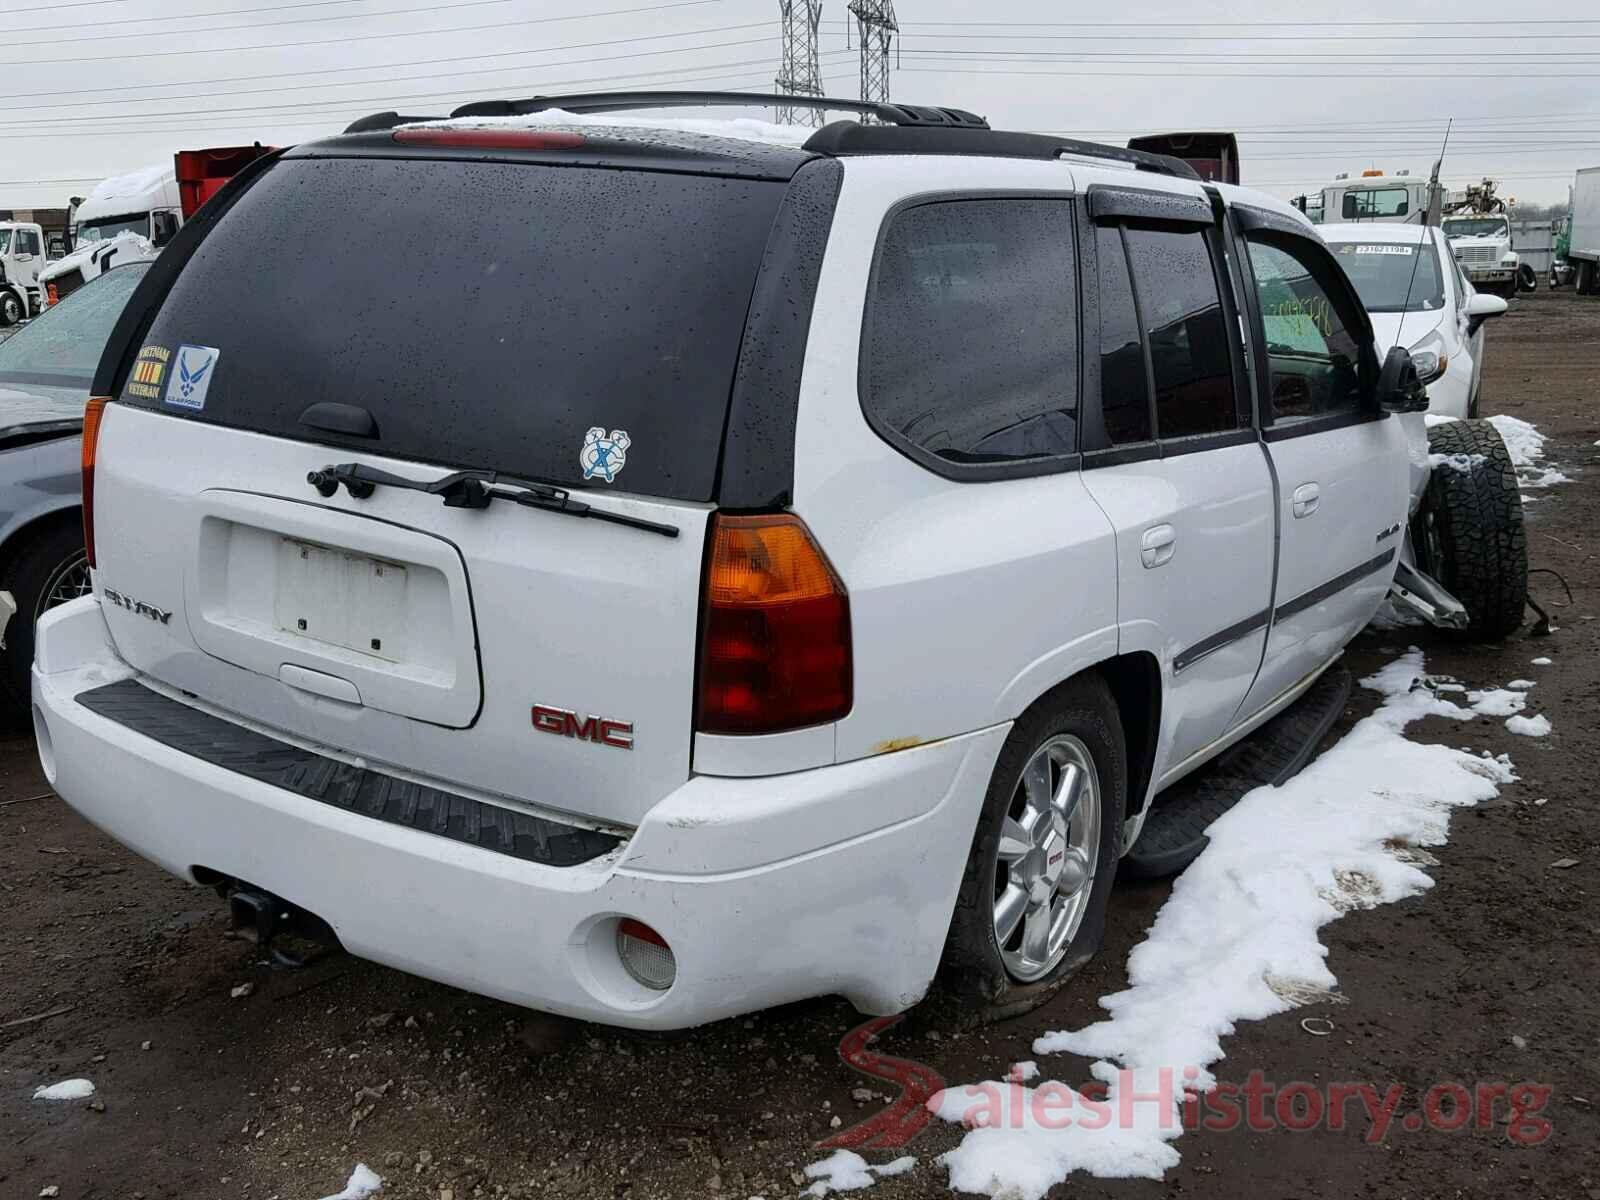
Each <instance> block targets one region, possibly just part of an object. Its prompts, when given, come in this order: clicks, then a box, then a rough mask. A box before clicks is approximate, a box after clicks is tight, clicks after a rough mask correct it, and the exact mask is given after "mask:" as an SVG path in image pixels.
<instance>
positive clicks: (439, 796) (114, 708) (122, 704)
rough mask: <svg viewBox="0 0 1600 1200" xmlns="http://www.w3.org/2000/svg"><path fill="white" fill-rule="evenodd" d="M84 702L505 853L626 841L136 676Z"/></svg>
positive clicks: (243, 770) (376, 812)
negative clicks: (474, 795)
mask: <svg viewBox="0 0 1600 1200" xmlns="http://www.w3.org/2000/svg"><path fill="white" fill-rule="evenodd" d="M78 703H79V704H81V705H83V707H85V708H87V709H88V710H89V711H90V712H93V713H96V714H98V715H99V716H102V717H104V718H105V719H106V720H108V721H114V722H116V723H117V724H118V725H121V726H123V727H124V728H127V729H131V730H133V731H134V732H135V733H138V734H140V735H141V736H144V737H147V738H150V739H151V740H152V741H156V742H160V743H161V744H162V745H164V746H168V747H170V748H171V749H173V750H176V751H178V752H179V753H180V754H187V755H189V756H190V757H192V758H196V759H199V760H201V761H202V762H207V763H210V764H211V765H212V766H216V767H221V768H222V769H223V770H227V771H232V772H234V773H236V774H239V775H243V776H245V777H246V778H248V779H254V780H255V781H257V782H258V783H264V784H267V785H269V786H271V787H276V788H282V789H283V790H284V791H287V792H293V793H295V794H296V795H298V796H304V797H305V798H306V799H308V800H315V801H317V802H318V803H321V804H327V805H330V806H332V807H334V808H338V809H342V810H343V811H345V812H350V813H355V814H356V815H358V816H363V817H370V818H371V819H373V820H375V821H382V822H384V823H385V824H387V825H398V826H401V827H402V828H405V829H414V830H417V831H418V832H421V833H431V834H433V835H435V836H437V837H442V838H448V839H449V840H450V841H453V842H461V843H463V844H465V845H468V846H476V847H477V848H478V849H480V850H488V851H491V852H492V853H495V854H504V855H506V856H507V857H509V858H518V859H522V860H523V861H525V862H535V863H540V864H543V865H545V866H552V867H571V866H577V865H578V864H579V863H585V862H589V861H590V860H591V859H595V858H598V857H599V856H600V855H602V854H605V853H606V852H608V851H610V850H612V849H614V848H615V847H617V846H618V845H620V844H621V841H622V839H621V838H620V837H618V836H617V835H615V834H611V833H603V832H601V831H599V830H595V829H581V828H579V827H577V826H574V825H565V824H562V823H561V822H558V821H552V820H550V819H549V818H547V817H535V816H531V815H529V814H527V813H520V812H515V811H513V810H512V809H509V808H500V807H498V806H496V805H493V804H484V803H482V802H481V801H478V800H473V799H470V798H469V797H466V796H460V795H457V794H456V793H454V792H448V791H445V790H444V789H442V788H436V787H430V786H428V785H426V784H421V783H414V782H412V781H410V780H406V779H400V778H398V777H396V776H393V775H385V774H384V773H382V772H381V771H374V770H372V769H370V768H367V767H358V766H355V765H354V764H352V763H347V762H340V761H339V760H338V759H334V758H328V757H326V756H325V755H321V754H317V753H316V752H315V751H312V750H306V749H302V748H301V747H299V746H293V745H290V744H289V743H287V742H280V741H278V740H277V739H275V738H271V737H268V736H267V735H266V734H264V733H257V732H256V731H255V730H253V729H245V728H242V727H241V726H238V725H234V724H232V723H230V722H228V721H225V720H223V719H222V718H220V717H214V716H212V715H211V714H210V713H206V712H201V711H200V710H199V709H197V708H191V707H189V706H188V705H187V704H183V703H180V702H179V701H177V700H174V699H172V698H171V697H169V696H164V695H162V694H161V693H160V692H157V691H155V690H153V689H151V688H148V687H145V686H144V685H143V684H142V683H140V682H139V681H138V680H136V679H124V680H120V681H119V682H117V683H108V684H106V685H104V686H103V687H97V688H92V689H91V690H89V691H86V692H82V693H80V694H79V696H78Z"/></svg>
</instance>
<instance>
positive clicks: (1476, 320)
mask: <svg viewBox="0 0 1600 1200" xmlns="http://www.w3.org/2000/svg"><path fill="white" fill-rule="evenodd" d="M1507 307H1508V305H1507V304H1506V302H1505V301H1504V300H1503V299H1501V298H1500V297H1499V296H1491V295H1489V294H1488V293H1487V292H1474V293H1473V294H1472V298H1471V299H1470V300H1468V301H1467V336H1468V337H1471V336H1472V335H1473V334H1475V333H1477V332H1478V330H1479V328H1480V327H1481V326H1482V325H1483V323H1484V322H1485V321H1487V320H1488V319H1489V318H1490V317H1498V316H1500V315H1501V314H1502V313H1504V312H1505V311H1506V308H1507Z"/></svg>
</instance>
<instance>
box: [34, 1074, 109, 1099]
mask: <svg viewBox="0 0 1600 1200" xmlns="http://www.w3.org/2000/svg"><path fill="white" fill-rule="evenodd" d="M92 1095H94V1084H92V1083H90V1082H89V1081H88V1080H87V1079H63V1080H62V1081H61V1082H60V1083H52V1084H50V1085H49V1086H48V1087H42V1088H37V1089H35V1090H34V1093H33V1098H34V1099H35V1100H87V1099H88V1098H89V1097H90V1096H92Z"/></svg>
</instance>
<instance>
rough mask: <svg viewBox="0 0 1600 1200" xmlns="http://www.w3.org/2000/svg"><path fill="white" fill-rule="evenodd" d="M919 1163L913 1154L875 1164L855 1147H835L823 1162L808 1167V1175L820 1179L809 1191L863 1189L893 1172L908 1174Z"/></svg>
mask: <svg viewBox="0 0 1600 1200" xmlns="http://www.w3.org/2000/svg"><path fill="white" fill-rule="evenodd" d="M916 1165H917V1160H916V1159H915V1158H913V1157H912V1156H911V1155H909V1154H907V1155H904V1156H903V1157H901V1158H897V1159H895V1160H894V1161H893V1162H887V1163H884V1164H883V1166H881V1167H875V1166H873V1165H872V1164H871V1163H869V1162H868V1161H867V1160H866V1159H864V1158H862V1157H861V1155H859V1154H857V1153H856V1152H855V1151H854V1150H835V1151H834V1152H833V1153H832V1154H831V1155H829V1156H828V1157H827V1158H825V1159H823V1160H822V1161H821V1162H814V1163H812V1164H811V1165H810V1166H808V1167H807V1168H806V1178H807V1179H814V1180H816V1182H815V1183H813V1184H812V1185H811V1186H810V1187H808V1188H807V1189H806V1195H808V1196H826V1195H827V1194H828V1193H829V1192H854V1191H859V1190H860V1189H861V1188H869V1187H871V1186H872V1185H873V1184H875V1183H877V1182H878V1180H879V1179H883V1178H886V1177H888V1176H890V1175H904V1174H905V1173H906V1172H907V1171H909V1170H911V1168H912V1167H914V1166H916Z"/></svg>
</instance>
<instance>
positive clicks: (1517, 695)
mask: <svg viewBox="0 0 1600 1200" xmlns="http://www.w3.org/2000/svg"><path fill="white" fill-rule="evenodd" d="M1530 686H1531V685H1530ZM1467 703H1468V704H1470V705H1472V711H1473V712H1475V713H1481V714H1482V715H1483V716H1486V717H1509V716H1512V715H1514V714H1516V713H1519V712H1521V711H1522V710H1523V709H1524V708H1526V707H1527V706H1528V697H1527V696H1525V695H1523V694H1522V693H1521V692H1513V691H1510V690H1509V689H1507V688H1492V689H1490V690H1488V691H1484V692H1468V693H1467Z"/></svg>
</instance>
